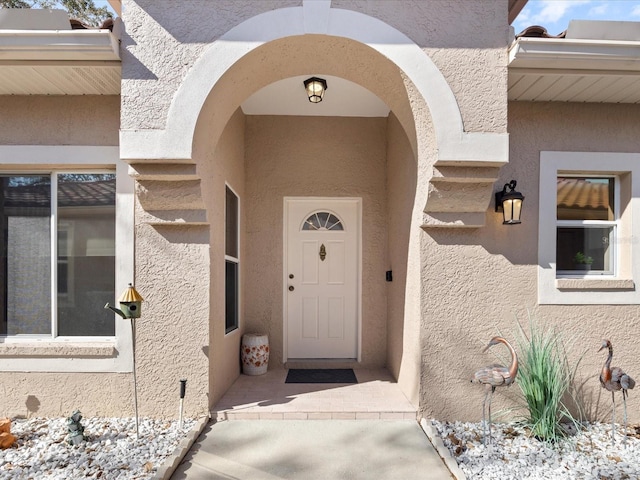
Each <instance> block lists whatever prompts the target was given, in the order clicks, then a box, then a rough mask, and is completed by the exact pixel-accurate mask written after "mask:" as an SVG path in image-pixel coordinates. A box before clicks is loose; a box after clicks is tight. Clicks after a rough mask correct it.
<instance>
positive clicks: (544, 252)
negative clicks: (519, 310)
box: [538, 152, 640, 305]
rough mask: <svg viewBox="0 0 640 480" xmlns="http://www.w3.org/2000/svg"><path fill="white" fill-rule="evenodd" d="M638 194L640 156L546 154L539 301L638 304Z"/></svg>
mask: <svg viewBox="0 0 640 480" xmlns="http://www.w3.org/2000/svg"><path fill="white" fill-rule="evenodd" d="M554 190H555V195H554V194H552V192H553V191H554ZM637 192H640V154H635V153H606V152H541V154H540V190H539V193H540V195H539V202H540V212H539V222H538V301H539V302H540V303H541V304H577V305H579V304H611V305H613V304H634V303H638V302H640V289H639V288H638V285H639V283H640V264H639V262H638V260H637V259H638V258H640V245H638V243H639V242H637V241H635V240H634V238H635V237H637V229H638V228H640V208H638V207H637V206H636V205H635V203H636V202H637V196H638V193H637Z"/></svg>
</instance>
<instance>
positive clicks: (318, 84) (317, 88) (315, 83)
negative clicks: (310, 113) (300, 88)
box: [304, 77, 327, 103]
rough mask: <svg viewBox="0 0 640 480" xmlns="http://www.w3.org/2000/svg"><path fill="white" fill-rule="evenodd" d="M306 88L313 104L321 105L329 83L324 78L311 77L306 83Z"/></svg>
mask: <svg viewBox="0 0 640 480" xmlns="http://www.w3.org/2000/svg"><path fill="white" fill-rule="evenodd" d="M304 88H305V90H306V91H307V97H309V101H310V102H311V103H320V102H321V101H322V97H324V91H325V90H326V89H327V81H326V80H325V79H324V78H318V77H311V78H307V79H306V80H305V81H304Z"/></svg>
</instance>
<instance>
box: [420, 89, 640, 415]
mask: <svg viewBox="0 0 640 480" xmlns="http://www.w3.org/2000/svg"><path fill="white" fill-rule="evenodd" d="M509 126H510V145H511V152H510V158H511V159H510V163H509V165H508V166H506V167H504V168H503V169H502V171H501V174H500V176H501V179H500V180H499V181H498V182H497V184H496V190H498V189H499V188H501V187H502V184H503V183H506V182H508V181H509V180H511V179H513V178H515V179H517V181H518V190H519V191H521V192H522V193H523V194H524V195H525V197H526V198H525V203H524V211H523V216H522V218H523V223H522V224H521V225H518V226H506V225H502V224H501V221H500V220H501V219H500V214H496V213H494V212H493V205H492V206H491V210H489V211H488V212H487V227H486V228H483V229H480V230H474V231H469V232H464V231H437V230H430V231H427V232H426V233H425V234H424V236H423V250H424V252H425V257H424V261H423V265H422V269H423V279H424V291H423V292H424V299H425V301H424V305H423V324H422V332H423V335H424V339H423V345H422V355H423V374H422V383H423V392H422V394H421V405H422V406H423V407H422V410H423V414H424V415H425V416H428V417H436V418H440V419H449V420H465V419H469V420H471V419H473V420H477V419H478V418H480V416H481V415H482V406H481V404H482V396H483V390H482V387H480V386H478V385H473V384H471V383H469V378H470V376H471V375H472V374H473V372H474V371H475V370H476V369H478V368H480V367H481V366H483V365H487V364H490V363H493V362H494V361H496V360H500V361H502V362H504V361H506V360H508V355H507V354H506V351H505V350H500V347H494V348H493V349H492V351H490V352H488V353H486V354H483V353H481V350H482V348H484V346H485V345H486V343H487V342H488V341H489V339H490V338H491V337H492V336H493V335H496V334H498V333H501V334H503V335H504V336H506V337H507V338H509V339H510V340H512V339H514V338H515V333H516V331H517V324H516V318H517V319H519V320H520V321H521V322H523V325H526V324H527V322H528V312H530V313H531V316H532V317H534V318H536V319H538V320H540V321H541V322H543V324H544V325H550V326H554V327H556V328H558V329H559V330H560V331H561V332H562V333H563V335H565V336H566V338H567V340H572V341H574V342H575V343H574V347H573V350H572V353H571V359H572V361H576V360H577V358H578V356H579V355H580V354H582V353H584V357H583V359H582V362H581V364H580V368H579V377H580V379H581V381H584V382H585V383H584V391H583V393H584V396H583V397H582V398H583V400H584V402H585V406H587V407H588V413H589V414H590V416H591V419H599V420H605V421H606V419H607V418H608V417H607V416H608V415H609V412H610V410H609V408H610V396H609V395H608V394H607V395H603V394H602V392H601V387H600V385H599V383H598V374H599V372H600V368H601V367H602V363H603V362H604V360H605V354H604V353H603V352H600V353H597V350H598V348H599V347H600V344H601V341H602V339H603V338H610V339H611V340H612V342H613V343H614V346H615V357H614V364H616V365H619V366H622V367H623V368H624V369H625V370H627V371H628V372H629V373H630V374H631V375H632V376H633V375H634V372H636V376H637V375H638V373H637V372H638V371H640V364H639V363H638V362H637V359H636V356H635V354H634V352H635V347H636V346H635V343H636V342H635V339H636V338H637V337H638V335H639V334H640V324H638V321H637V319H638V316H639V315H640V309H639V308H638V307H637V306H635V305H625V306H622V305H588V306H586V305H585V306H580V305H566V306H554V305H544V306H538V305H537V294H538V290H537V262H538V260H537V249H538V242H537V237H538V218H537V211H538V199H539V194H538V178H539V162H540V151H543V150H556V151H589V152H592V151H596V152H597V151H602V152H637V151H638V144H637V141H636V139H637V138H638V135H639V134H640V118H639V117H638V115H637V107H635V106H633V105H596V104H571V103H525V102H512V103H510V104H509ZM549 193H550V194H552V195H553V194H554V190H553V186H552V187H551V190H550V192H549ZM594 295H598V296H600V297H601V298H602V299H603V303H604V302H606V293H605V292H594ZM493 350H495V352H494V351H493ZM496 354H499V355H500V356H499V357H497V356H495V355H496ZM517 394H518V387H517V386H515V387H510V389H508V390H507V389H504V390H499V391H497V392H496V395H495V400H494V405H495V407H494V408H495V410H496V411H497V410H498V409H500V408H503V407H506V406H513V405H515V404H516V403H517ZM599 399H600V403H598V400H599ZM594 402H595V403H594ZM638 405H639V404H638V401H637V400H636V399H635V398H634V396H633V395H632V396H631V397H630V401H629V415H630V417H629V418H630V421H632V422H633V421H638V420H639V419H640V417H638V413H637V412H638Z"/></svg>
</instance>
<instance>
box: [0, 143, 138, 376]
mask: <svg viewBox="0 0 640 480" xmlns="http://www.w3.org/2000/svg"><path fill="white" fill-rule="evenodd" d="M0 170H1V171H2V173H5V172H6V173H7V174H17V173H20V174H25V175H26V174H31V173H34V174H35V173H51V172H61V171H78V170H85V171H88V170H91V171H104V170H111V171H113V170H115V173H116V285H115V296H116V298H114V299H113V301H114V302H115V301H116V299H117V297H118V296H119V293H120V292H122V291H124V290H125V289H126V288H127V285H128V284H129V283H130V282H132V281H133V279H134V180H133V179H132V178H131V177H130V176H129V174H128V165H127V164H126V163H124V162H122V161H120V158H119V147H117V146H112V147H108V146H75V145H72V146H59V145H3V146H0ZM52 188H53V187H52ZM54 237H56V238H54V241H52V244H55V243H57V236H56V235H54ZM55 264H56V262H54V265H55ZM54 270H55V272H53V273H52V275H56V274H57V268H54ZM54 298H55V295H54ZM54 306H55V305H54ZM105 313H106V314H108V312H105ZM113 315H114V318H115V322H116V328H115V332H116V334H115V336H114V337H55V336H50V335H47V336H46V337H37V338H34V337H28V338H24V337H22V338H21V337H20V336H8V337H2V338H0V371H17V372H24V371H35V372H131V371H132V369H133V361H132V342H131V325H130V321H128V320H123V319H121V318H120V317H117V316H116V315H115V314H113ZM53 333H54V335H55V332H53ZM77 357H83V358H82V361H81V362H79V361H78V359H77Z"/></svg>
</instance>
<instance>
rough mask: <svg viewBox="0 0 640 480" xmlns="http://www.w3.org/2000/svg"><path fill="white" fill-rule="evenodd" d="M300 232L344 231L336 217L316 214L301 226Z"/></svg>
mask: <svg viewBox="0 0 640 480" xmlns="http://www.w3.org/2000/svg"><path fill="white" fill-rule="evenodd" d="M302 230H344V228H343V227H342V222H341V221H340V219H339V218H338V217H336V216H335V215H334V214H332V213H329V212H317V213H314V214H313V215H311V216H310V217H309V218H307V219H306V220H305V221H304V223H303V224H302Z"/></svg>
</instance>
